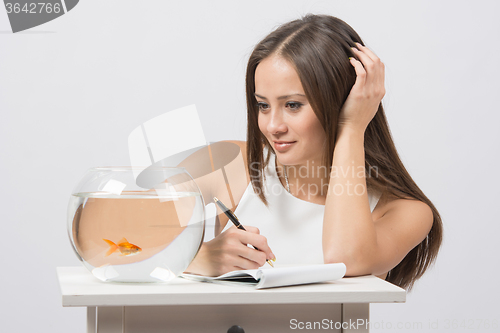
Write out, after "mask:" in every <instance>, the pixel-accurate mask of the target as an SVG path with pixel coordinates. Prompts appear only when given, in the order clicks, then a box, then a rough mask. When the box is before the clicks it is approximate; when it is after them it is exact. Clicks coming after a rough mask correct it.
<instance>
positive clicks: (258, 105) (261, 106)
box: [257, 102, 269, 111]
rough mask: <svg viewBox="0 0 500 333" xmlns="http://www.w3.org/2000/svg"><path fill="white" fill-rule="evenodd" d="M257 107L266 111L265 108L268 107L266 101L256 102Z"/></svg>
mask: <svg viewBox="0 0 500 333" xmlns="http://www.w3.org/2000/svg"><path fill="white" fill-rule="evenodd" d="M257 107H258V108H259V110H261V111H266V110H267V109H269V105H267V104H266V103H262V102H259V103H257Z"/></svg>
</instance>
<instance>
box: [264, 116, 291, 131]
mask: <svg viewBox="0 0 500 333" xmlns="http://www.w3.org/2000/svg"><path fill="white" fill-rule="evenodd" d="M286 130H287V126H286V123H285V121H284V119H283V114H282V112H281V111H280V110H272V111H271V114H270V117H269V122H268V123H267V131H268V132H269V133H272V134H274V133H282V132H286Z"/></svg>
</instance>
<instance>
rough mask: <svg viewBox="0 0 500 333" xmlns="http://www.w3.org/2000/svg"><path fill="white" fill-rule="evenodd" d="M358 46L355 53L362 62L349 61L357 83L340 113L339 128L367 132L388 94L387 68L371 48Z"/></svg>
mask: <svg viewBox="0 0 500 333" xmlns="http://www.w3.org/2000/svg"><path fill="white" fill-rule="evenodd" d="M356 45H357V48H352V51H353V53H354V54H355V55H356V57H357V58H358V59H359V60H356V59H355V58H350V62H351V65H352V66H353V67H354V70H355V71H356V82H355V83H354V85H353V87H352V89H351V91H350V93H349V96H347V99H346V101H345V103H344V105H343V106H342V109H341V111H340V116H339V127H340V128H339V129H342V128H345V127H349V128H351V129H354V130H356V131H360V132H361V133H364V132H365V130H366V127H368V124H369V123H370V121H371V120H372V119H373V117H374V116H375V114H376V113H377V110H378V107H379V105H380V101H381V100H382V98H383V97H384V95H385V85H384V80H385V67H384V64H383V63H382V62H381V61H380V59H379V58H378V57H377V56H376V55H375V53H373V52H372V51H370V49H368V48H367V47H365V46H363V45H361V44H359V43H356Z"/></svg>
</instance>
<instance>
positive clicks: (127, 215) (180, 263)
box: [68, 191, 204, 282]
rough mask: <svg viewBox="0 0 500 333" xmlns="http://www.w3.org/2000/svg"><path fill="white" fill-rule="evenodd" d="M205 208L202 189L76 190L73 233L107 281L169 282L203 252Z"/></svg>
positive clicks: (83, 256)
mask: <svg viewBox="0 0 500 333" xmlns="http://www.w3.org/2000/svg"><path fill="white" fill-rule="evenodd" d="M203 212H204V209H203V200H202V198H201V196H200V194H199V193H196V192H172V193H167V194H165V195H158V194H157V193H155V192H150V191H145V192H140V191H124V192H122V193H121V194H120V195H116V194H111V193H106V192H91V193H89V192H87V193H76V194H73V195H72V196H71V198H70V202H69V209H68V214H69V215H70V216H68V217H69V218H68V221H69V223H70V224H71V225H70V226H69V228H68V231H69V233H70V235H69V236H70V239H71V240H72V243H73V246H74V250H75V252H76V253H77V256H78V257H79V258H80V260H81V261H82V262H83V264H84V265H85V266H86V267H87V268H88V269H89V270H90V271H91V272H92V274H93V275H94V276H95V277H97V278H99V279H100V280H102V281H116V282H158V281H169V280H171V279H172V278H174V277H175V276H178V275H179V274H181V273H182V272H183V271H184V270H185V269H186V268H187V267H188V265H189V264H190V262H191V260H192V258H193V257H194V256H195V255H196V253H197V251H198V250H199V246H200V244H201V242H202V239H203V232H204V216H203V215H204V214H203Z"/></svg>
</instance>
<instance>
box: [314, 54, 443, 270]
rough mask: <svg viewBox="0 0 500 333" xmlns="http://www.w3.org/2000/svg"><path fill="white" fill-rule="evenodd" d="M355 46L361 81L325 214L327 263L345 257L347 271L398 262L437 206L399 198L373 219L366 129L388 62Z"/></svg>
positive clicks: (349, 103) (344, 114) (345, 119)
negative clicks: (365, 142)
mask: <svg viewBox="0 0 500 333" xmlns="http://www.w3.org/2000/svg"><path fill="white" fill-rule="evenodd" d="M357 45H358V49H353V51H354V52H355V54H356V55H357V56H358V58H359V59H360V60H361V62H360V61H358V60H356V59H354V58H351V59H350V61H351V64H352V65H353V66H354V68H355V71H356V75H357V77H356V82H355V84H354V86H353V87H352V89H351V92H350V94H349V96H348V98H347V100H346V102H345V103H344V105H343V107H342V110H341V113H340V120H339V124H338V132H337V142H336V145H335V150H334V154H333V162H332V170H331V177H330V182H329V189H328V194H327V198H326V203H325V215H324V220H323V254H324V259H325V263H333V262H343V263H345V264H346V267H347V272H346V275H349V276H353V275H365V274H374V275H379V274H383V273H386V272H388V271H389V270H391V269H392V268H394V267H395V266H396V265H397V264H398V263H399V262H400V261H401V260H402V259H403V258H404V257H405V256H406V254H407V253H408V252H409V251H410V250H411V249H412V248H414V247H415V246H416V245H418V244H419V243H420V242H421V241H422V240H423V239H424V238H425V237H426V235H427V234H428V232H429V230H430V228H431V226H432V222H433V215H432V211H431V209H430V208H429V206H427V205H426V204H425V203H423V202H421V201H417V200H405V199H398V200H394V201H392V202H390V203H388V204H387V209H385V214H384V215H383V216H382V217H381V218H379V219H377V220H375V221H374V220H373V217H372V213H371V211H370V206H369V201H368V193H367V187H366V176H365V151H364V134H365V130H366V127H367V126H368V124H369V122H370V121H371V120H372V118H373V117H374V116H375V113H376V112H377V110H378V107H379V104H380V101H381V100H382V97H383V96H384V94H385V88H384V75H385V74H384V65H383V63H382V62H381V61H380V59H379V58H378V57H377V56H376V55H375V54H374V53H373V52H371V51H370V50H369V49H368V48H366V47H364V46H362V45H360V44H357Z"/></svg>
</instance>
